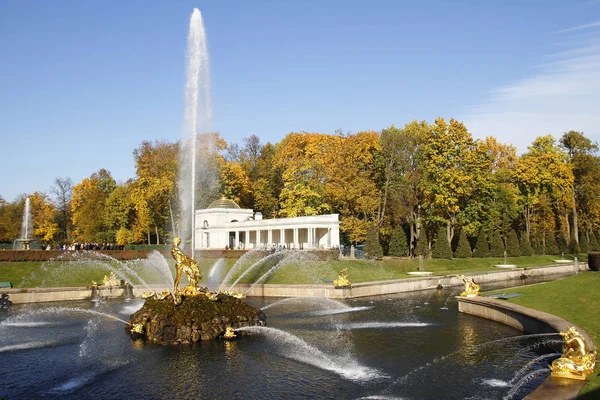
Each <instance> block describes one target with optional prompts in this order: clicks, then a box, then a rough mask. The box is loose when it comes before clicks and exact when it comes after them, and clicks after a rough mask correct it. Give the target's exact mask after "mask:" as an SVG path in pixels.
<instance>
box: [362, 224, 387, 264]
mask: <svg viewBox="0 0 600 400" xmlns="http://www.w3.org/2000/svg"><path fill="white" fill-rule="evenodd" d="M363 251H364V253H365V255H366V256H367V257H368V258H381V257H383V249H382V248H381V243H379V229H377V227H376V226H372V227H371V228H370V229H369V232H367V239H366V240H365V248H364V250H363Z"/></svg>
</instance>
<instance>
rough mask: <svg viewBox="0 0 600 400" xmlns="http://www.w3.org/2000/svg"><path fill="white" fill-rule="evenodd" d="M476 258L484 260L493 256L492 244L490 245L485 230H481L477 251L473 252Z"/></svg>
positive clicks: (476, 246)
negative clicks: (491, 252) (491, 251)
mask: <svg viewBox="0 0 600 400" xmlns="http://www.w3.org/2000/svg"><path fill="white" fill-rule="evenodd" d="M473 256H474V257H479V258H484V257H489V256H491V254H490V244H489V243H488V237H487V235H486V233H485V231H484V230H483V229H480V230H479V235H477V243H476V244H475V250H474V251H473Z"/></svg>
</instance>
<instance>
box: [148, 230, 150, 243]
mask: <svg viewBox="0 0 600 400" xmlns="http://www.w3.org/2000/svg"><path fill="white" fill-rule="evenodd" d="M148 244H150V227H148Z"/></svg>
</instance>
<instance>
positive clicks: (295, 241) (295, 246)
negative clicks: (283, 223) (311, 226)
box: [292, 228, 300, 249]
mask: <svg viewBox="0 0 600 400" xmlns="http://www.w3.org/2000/svg"><path fill="white" fill-rule="evenodd" d="M292 247H293V248H294V249H297V248H299V247H300V246H298V228H294V243H293V244H292Z"/></svg>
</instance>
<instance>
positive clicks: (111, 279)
mask: <svg viewBox="0 0 600 400" xmlns="http://www.w3.org/2000/svg"><path fill="white" fill-rule="evenodd" d="M103 281H104V286H112V287H118V286H121V281H120V280H119V278H117V277H116V276H115V273H114V272H112V271H111V272H110V276H106V275H104V279H103Z"/></svg>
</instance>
